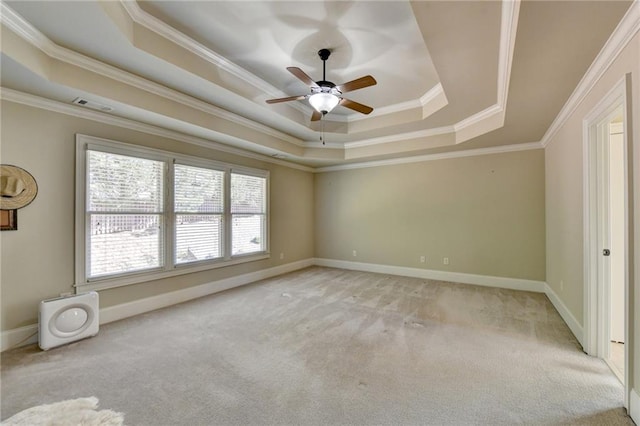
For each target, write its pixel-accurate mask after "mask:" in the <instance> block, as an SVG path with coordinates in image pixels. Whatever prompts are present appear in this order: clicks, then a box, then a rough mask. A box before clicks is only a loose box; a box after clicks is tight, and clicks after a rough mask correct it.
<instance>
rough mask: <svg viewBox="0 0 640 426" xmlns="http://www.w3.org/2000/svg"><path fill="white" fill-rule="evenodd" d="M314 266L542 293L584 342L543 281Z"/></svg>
mask: <svg viewBox="0 0 640 426" xmlns="http://www.w3.org/2000/svg"><path fill="white" fill-rule="evenodd" d="M313 263H314V265H318V266H327V267H330V268H340V269H349V270H355V271H365V272H375V273H379V274H390V275H400V276H405V277H414V278H424V279H430V280H438V281H449V282H456V283H463V284H473V285H481V286H485V287H496V288H505V289H509V290H522V291H532V292H536V293H544V294H545V295H546V296H547V297H548V298H549V300H550V301H551V304H552V305H553V306H554V307H555V308H556V310H557V311H558V314H560V317H561V318H562V319H563V320H564V322H565V323H566V324H567V326H568V327H569V330H571V332H572V333H573V335H574V336H575V337H576V339H577V340H578V342H579V343H580V345H582V342H583V330H582V326H581V325H580V323H579V322H578V320H576V318H575V317H574V316H573V314H572V313H571V311H570V310H569V308H567V306H566V305H565V304H564V303H563V302H562V300H561V299H560V298H559V297H558V295H557V294H556V293H555V292H554V291H553V290H552V289H551V287H549V285H548V284H547V283H546V282H544V281H535V280H526V279H522V278H507V277H492V276H487V275H476V274H466V273H461V272H449V271H436V270H430V269H420V268H410V267H403V266H393V265H379V264H373V263H362V262H351V261H346V260H335V259H321V258H316V259H314V262H313Z"/></svg>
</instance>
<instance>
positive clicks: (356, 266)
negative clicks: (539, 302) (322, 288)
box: [313, 258, 546, 293]
mask: <svg viewBox="0 0 640 426" xmlns="http://www.w3.org/2000/svg"><path fill="white" fill-rule="evenodd" d="M313 263H314V265H318V266H327V267H331V268H340V269H350V270H355V271H364V272H376V273H380V274H390V275H401V276H405V277H414V278H424V279H428V280H438V281H450V282H456V283H463V284H475V285H481V286H485V287H498V288H506V289H510V290H524V291H533V292H536V293H545V289H546V283H545V282H544V281H534V280H525V279H521V278H506V277H492V276H488V275H475V274H466V273H462V272H449V271H436V270H432V269H420V268H409V267H404V266H392V265H380V264H374V263H362V262H350V261H346V260H335V259H321V258H316V259H314V261H313Z"/></svg>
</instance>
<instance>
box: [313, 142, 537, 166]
mask: <svg viewBox="0 0 640 426" xmlns="http://www.w3.org/2000/svg"><path fill="white" fill-rule="evenodd" d="M542 148H543V146H542V144H541V143H540V142H530V143H521V144H515V145H503V146H495V147H489V148H477V149H468V150H465V151H454V152H444V153H440V154H425V155H417V156H415V157H403V158H393V159H390V160H378V161H368V162H362V163H353V164H343V165H338V166H328V167H318V168H316V169H314V173H325V172H336V171H341V170H354V169H365V168H370V167H382V166H394V165H398V164H409V163H421V162H425V161H436V160H447V159H451V158H463V157H477V156H479V155H489V154H502V153H506V152H517V151H530V150H534V149H542Z"/></svg>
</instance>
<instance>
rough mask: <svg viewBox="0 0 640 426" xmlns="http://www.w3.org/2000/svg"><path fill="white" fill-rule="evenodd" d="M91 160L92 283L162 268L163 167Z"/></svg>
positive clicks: (102, 157)
mask: <svg viewBox="0 0 640 426" xmlns="http://www.w3.org/2000/svg"><path fill="white" fill-rule="evenodd" d="M87 154H88V161H87V168H88V170H87V176H88V187H87V192H88V194H87V204H88V205H87V225H88V228H89V229H88V235H87V239H88V241H87V243H88V249H89V253H88V256H87V261H88V265H87V274H88V277H90V278H93V277H99V276H103V275H114V274H121V273H127V272H133V271H141V270H145V269H153V268H159V267H161V266H162V265H163V241H164V235H163V229H164V228H163V223H162V219H163V218H162V214H163V206H164V187H163V185H164V163H163V162H160V161H154V160H147V159H141V158H136V157H127V156H122V155H117V154H112V153H106V152H100V151H89V152H88V153H87Z"/></svg>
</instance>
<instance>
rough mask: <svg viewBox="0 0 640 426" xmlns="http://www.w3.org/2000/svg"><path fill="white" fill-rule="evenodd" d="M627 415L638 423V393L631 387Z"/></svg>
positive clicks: (639, 410) (639, 423)
mask: <svg viewBox="0 0 640 426" xmlns="http://www.w3.org/2000/svg"><path fill="white" fill-rule="evenodd" d="M629 415H630V416H631V418H632V419H633V421H634V422H636V424H637V425H640V394H638V391H636V390H635V389H631V395H630V396H629Z"/></svg>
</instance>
